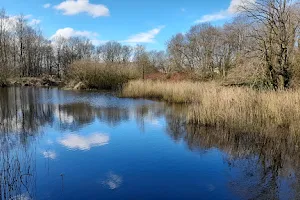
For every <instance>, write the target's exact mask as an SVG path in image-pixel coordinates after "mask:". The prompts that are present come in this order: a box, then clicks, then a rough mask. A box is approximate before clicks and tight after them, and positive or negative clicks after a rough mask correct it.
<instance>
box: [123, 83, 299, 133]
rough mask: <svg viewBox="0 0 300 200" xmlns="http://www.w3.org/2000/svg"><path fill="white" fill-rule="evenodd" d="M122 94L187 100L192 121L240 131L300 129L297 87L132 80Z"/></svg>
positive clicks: (180, 101)
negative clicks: (260, 88) (255, 87)
mask: <svg viewBox="0 0 300 200" xmlns="http://www.w3.org/2000/svg"><path fill="white" fill-rule="evenodd" d="M122 95H123V96H124V97H133V98H139V97H141V98H156V99H160V100H165V101H167V102H171V103H187V104H188V106H189V109H188V114H187V120H188V121H189V122H190V123H193V124H201V125H208V126H223V127H227V128H235V129H236V128H238V129H241V130H243V131H271V130H274V129H277V130H278V129H284V130H286V129H287V130H289V131H290V132H292V133H296V132H299V131H300V123H299V121H300V91H299V90H290V91H256V90H253V89H250V88H242V87H241V88H238V87H223V86H220V85H219V84H217V83H212V82H206V83H200V82H197V83H193V82H160V81H131V82H129V83H128V84H127V85H126V86H125V87H124V89H123V93H122Z"/></svg>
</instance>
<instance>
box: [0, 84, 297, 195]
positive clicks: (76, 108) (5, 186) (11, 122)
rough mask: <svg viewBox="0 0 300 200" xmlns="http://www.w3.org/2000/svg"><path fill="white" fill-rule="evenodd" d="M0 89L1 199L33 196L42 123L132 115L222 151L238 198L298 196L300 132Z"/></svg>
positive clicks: (76, 124)
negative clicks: (202, 121) (244, 127)
mask: <svg viewBox="0 0 300 200" xmlns="http://www.w3.org/2000/svg"><path fill="white" fill-rule="evenodd" d="M0 93H1V95H0V153H1V155H0V159H1V166H0V170H1V171H0V180H1V188H0V192H1V193H0V194H1V199H14V198H18V197H20V198H25V197H26V198H34V197H35V184H36V175H35V172H36V169H35V162H36V151H35V147H34V145H32V144H34V143H33V142H32V141H34V140H36V139H38V137H39V136H40V135H41V134H42V130H41V129H42V127H43V126H45V125H50V126H53V127H54V128H58V129H59V130H70V131H76V130H78V129H79V128H81V127H84V126H86V125H87V124H90V123H93V122H94V121H95V120H96V119H97V120H99V121H101V122H102V123H106V124H107V125H108V126H111V127H115V126H118V125H120V124H121V123H122V122H127V121H129V120H132V119H134V120H135V121H136V123H137V124H138V126H139V127H140V129H141V131H144V130H145V129H146V128H147V126H146V122H147V120H149V119H150V120H153V119H158V118H163V119H164V120H165V132H166V133H167V134H168V135H169V136H170V138H172V139H173V140H174V141H175V142H179V141H184V143H185V144H186V145H187V147H188V148H189V149H190V150H191V151H194V152H196V153H199V154H203V153H205V152H207V151H208V150H211V149H218V150H219V151H221V152H222V154H223V155H224V162H225V163H226V164H227V166H228V172H229V173H228V187H229V188H230V190H232V192H234V193H236V194H237V195H240V197H241V198H247V199H280V197H282V196H283V197H284V198H294V199H299V198H300V184H299V183H300V179H299V177H300V174H299V171H298V169H299V167H300V151H299V147H300V136H297V135H290V134H287V133H286V132H285V131H284V130H278V131H277V132H273V133H272V134H266V133H251V132H243V131H240V130H239V131H236V130H228V129H222V128H217V129H216V128H213V127H201V126H200V127H195V126H192V125H189V124H187V123H186V111H185V109H186V108H185V106H175V105H166V104H163V103H150V104H149V103H148V104H135V105H133V106H124V105H121V104H120V105H114V106H112V105H106V106H101V105H98V106H95V105H91V104H89V103H88V102H83V103H82V102H81V103H80V102H63V101H62V102H59V103H51V101H50V103H41V99H45V98H49V99H51V98H54V96H55V97H56V98H63V97H61V95H57V94H56V92H55V91H53V90H51V89H50V90H47V89H39V90H34V89H30V88H29V89H18V88H9V89H1V91H0ZM47 155H48V154H47ZM284 187H287V188H288V189H283V188H284Z"/></svg>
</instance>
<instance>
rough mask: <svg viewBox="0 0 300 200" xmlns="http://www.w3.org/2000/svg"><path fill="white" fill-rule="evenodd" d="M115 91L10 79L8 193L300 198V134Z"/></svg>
mask: <svg viewBox="0 0 300 200" xmlns="http://www.w3.org/2000/svg"><path fill="white" fill-rule="evenodd" d="M185 110H186V108H185V107H184V106H179V105H177V106H176V105H168V104H165V103H162V102H155V101H149V100H135V99H122V98H117V97H115V96H113V95H112V94H109V93H96V92H75V91H63V90H59V89H45V88H44V89H42V88H30V87H27V88H17V87H16V88H3V89H0V181H1V188H0V195H1V198H0V199H2V200H4V199H22V200H23V199H26V200H27V199H57V200H60V199H139V200H140V199H299V198H300V182H299V179H298V177H299V175H300V173H299V169H300V168H299V167H300V149H299V147H300V137H298V136H295V135H289V134H286V133H285V132H284V131H282V132H278V133H274V134H273V135H266V134H263V133H243V132H235V131H234V130H226V129H221V128H213V127H195V126H192V125H189V124H187V123H186V114H185Z"/></svg>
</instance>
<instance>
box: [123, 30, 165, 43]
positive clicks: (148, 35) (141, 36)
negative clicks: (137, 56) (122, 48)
mask: <svg viewBox="0 0 300 200" xmlns="http://www.w3.org/2000/svg"><path fill="white" fill-rule="evenodd" d="M163 28H164V26H160V27H157V28H155V29H152V30H150V31H148V32H144V33H138V34H136V35H132V36H130V37H129V38H128V39H127V40H125V41H123V42H126V43H154V42H155V40H154V39H155V36H156V35H157V34H159V33H160V31H161V30H162V29H163Z"/></svg>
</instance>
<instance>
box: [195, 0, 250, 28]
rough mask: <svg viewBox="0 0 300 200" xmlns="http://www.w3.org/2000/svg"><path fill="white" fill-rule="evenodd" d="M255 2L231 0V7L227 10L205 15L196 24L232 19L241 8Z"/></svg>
mask: <svg viewBox="0 0 300 200" xmlns="http://www.w3.org/2000/svg"><path fill="white" fill-rule="evenodd" d="M254 2H255V0H231V2H230V5H229V7H228V8H227V9H226V10H222V11H220V12H217V13H214V14H209V15H204V16H202V17H201V18H200V19H199V20H196V21H195V23H205V22H212V21H218V20H222V19H226V18H229V17H232V16H233V15H234V14H236V13H238V12H239V7H240V6H242V5H245V4H246V3H254Z"/></svg>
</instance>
